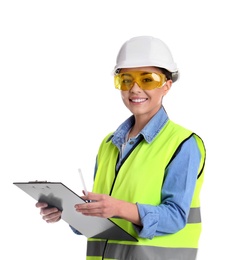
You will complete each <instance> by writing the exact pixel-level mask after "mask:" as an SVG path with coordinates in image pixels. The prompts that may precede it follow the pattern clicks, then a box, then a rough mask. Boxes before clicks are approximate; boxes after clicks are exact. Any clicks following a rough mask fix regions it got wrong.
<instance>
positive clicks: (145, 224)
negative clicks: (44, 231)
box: [36, 36, 205, 260]
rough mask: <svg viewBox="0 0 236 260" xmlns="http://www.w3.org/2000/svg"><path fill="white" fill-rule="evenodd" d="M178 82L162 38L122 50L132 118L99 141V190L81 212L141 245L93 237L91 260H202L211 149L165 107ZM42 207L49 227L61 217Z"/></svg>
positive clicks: (120, 68)
mask: <svg viewBox="0 0 236 260" xmlns="http://www.w3.org/2000/svg"><path fill="white" fill-rule="evenodd" d="M177 79H178V69H177V66H176V64H175V62H174V61H173V57H172V54H171V52H170V50H169V48H168V47H167V45H166V44H165V43H164V42H162V41H161V40H160V39H157V38H154V37H151V36H139V37H134V38H131V39H130V40H128V41H127V42H125V43H124V44H123V46H122V47H121V49H120V51H119V53H118V56H117V64H116V66H115V68H114V82H115V87H116V88H117V89H118V90H120V92H121V98H122V100H123V102H124V104H125V106H126V107H127V108H128V109H129V110H130V111H131V113H132V116H131V117H130V118H128V119H127V120H125V121H124V122H123V123H122V124H121V125H120V126H119V127H118V128H117V130H116V131H115V132H113V133H109V134H108V135H107V136H106V137H105V138H104V140H103V141H102V142H101V145H100V148H99V151H98V155H97V160H96V167H95V179H94V186H93V192H89V193H88V195H87V196H85V197H84V198H85V199H87V200H91V201H92V202H91V203H85V204H76V205H75V210H76V211H78V212H80V213H82V214H84V215H88V216H99V217H103V218H111V219H112V221H114V222H115V223H117V225H119V226H121V227H122V228H123V229H125V230H126V231H127V232H128V233H130V234H131V235H133V236H134V237H136V238H137V240H138V242H130V241H116V240H104V239H95V238H90V239H88V245H87V259H88V260H89V259H91V260H92V259H93V260H94V259H122V260H123V259H125V260H128V259H137V260H149V259H150V260H153V259H157V260H159V259H160V260H167V259H168V260H170V259H181V260H194V259H196V256H197V248H198V241H199V238H200V233H201V216H200V200H199V194H200V190H201V186H202V182H203V173H204V165H205V148H204V144H203V141H202V139H201V138H200V137H199V136H198V135H197V134H195V133H193V132H192V131H190V130H188V129H186V128H184V127H182V126H180V125H178V124H175V123H174V122H173V121H172V120H170V119H169V118H168V115H167V113H166V111H165V109H164V107H163V103H162V102H163V97H164V96H165V95H166V94H167V93H168V92H169V90H170V89H171V86H172V83H173V82H175V81H176V80H177ZM36 206H37V207H39V208H40V212H41V214H42V215H43V219H44V220H45V221H47V222H49V223H50V222H56V221H58V220H59V219H60V217H61V212H60V211H58V209H56V208H50V209H48V208H47V204H46V203H37V204H36ZM72 229H73V228H72ZM73 230H74V232H75V233H77V234H79V231H77V230H75V229H73Z"/></svg>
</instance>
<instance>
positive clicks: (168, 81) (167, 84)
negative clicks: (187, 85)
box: [163, 79, 172, 96]
mask: <svg viewBox="0 0 236 260" xmlns="http://www.w3.org/2000/svg"><path fill="white" fill-rule="evenodd" d="M171 86H172V80H171V79H169V80H167V81H166V84H165V85H164V86H163V96H165V95H166V94H167V93H168V92H169V90H170V88H171Z"/></svg>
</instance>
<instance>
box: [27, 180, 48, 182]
mask: <svg viewBox="0 0 236 260" xmlns="http://www.w3.org/2000/svg"><path fill="white" fill-rule="evenodd" d="M35 182H37V183H47V182H48V181H38V180H35V181H29V183H35Z"/></svg>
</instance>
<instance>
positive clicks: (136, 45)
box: [113, 36, 178, 82]
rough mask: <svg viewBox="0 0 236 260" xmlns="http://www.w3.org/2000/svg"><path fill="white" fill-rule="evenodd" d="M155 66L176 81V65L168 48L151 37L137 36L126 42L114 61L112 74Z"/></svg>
mask: <svg viewBox="0 0 236 260" xmlns="http://www.w3.org/2000/svg"><path fill="white" fill-rule="evenodd" d="M147 66H155V67H159V68H164V69H166V70H168V71H169V72H171V73H172V80H173V82H174V81H176V80H177V79H178V69H177V65H176V63H175V62H174V60H173V57H172V54H171V52H170V50H169V48H168V46H167V45H166V44H165V43H164V42H163V41H161V40H160V39H157V38H154V37H152V36H138V37H134V38H131V39H130V40H128V41H126V42H125V43H124V44H123V45H122V47H121V49H120V51H119V53H118V55H117V59H116V66H115V68H114V70H113V74H115V73H116V72H117V70H119V69H122V68H135V67H137V68H138V67H147Z"/></svg>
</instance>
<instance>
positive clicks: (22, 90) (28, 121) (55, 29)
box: [0, 0, 236, 260]
mask: <svg viewBox="0 0 236 260" xmlns="http://www.w3.org/2000/svg"><path fill="white" fill-rule="evenodd" d="M234 10H235V8H234V1H227V0H225V1H213V0H212V1H206V0H204V1H203V0H200V1H187V0H186V1H184V0H178V1H176V0H172V1H171V0H169V1H168V0H167V1H158V0H145V1H139V0H133V1H132V0H120V1H112V0H100V1H96V0H93V1H69V0H67V1H60V0H57V1H51V0H47V1H44V0H41V1H34V0H30V1H26V0H21V1H12V0H5V1H4V0H3V1H1V2H0V124H1V126H0V173H1V188H0V199H1V214H0V218H1V220H0V232H1V241H2V242H1V250H0V258H1V259H25V260H28V259H30V260H31V259H35V260H37V259H51V258H53V259H63V258H67V259H85V252H86V239H85V237H82V236H76V235H74V234H73V233H72V232H71V230H70V229H69V227H68V225H67V224H66V223H65V222H63V221H61V222H59V223H56V224H51V225H50V224H46V223H45V222H44V221H42V220H41V216H40V215H39V212H38V210H37V209H36V208H35V207H34V204H35V201H34V200H33V199H32V198H30V197H29V196H28V195H26V194H24V193H23V192H22V191H21V190H20V189H18V188H17V187H16V186H14V185H13V184H12V183H13V182H15V181H28V180H48V181H61V182H63V183H64V184H65V185H67V186H69V187H70V188H72V189H74V190H75V191H76V192H77V193H79V194H81V189H82V187H81V185H80V179H79V176H78V172H77V169H78V167H81V168H82V170H83V172H84V175H85V181H86V183H87V186H88V189H89V190H90V189H91V187H92V180H93V167H94V162H95V156H96V153H97V149H98V145H99V144H100V141H101V139H102V138H103V137H104V136H105V135H106V134H107V133H108V132H110V131H113V130H115V129H116V127H117V126H118V125H119V124H120V123H121V122H122V121H123V120H125V119H126V117H127V116H129V115H130V113H129V111H127V109H126V108H125V106H124V105H123V103H122V102H121V99H120V94H119V92H118V91H117V90H115V88H114V86H113V78H112V76H111V71H112V69H113V67H114V65H115V59H116V55H117V53H118V50H119V48H120V47H121V45H122V44H123V42H124V41H126V40H127V39H129V38H131V37H133V36H137V35H153V36H155V37H159V38H160V39H162V40H163V41H164V42H166V43H167V45H168V46H169V47H170V49H171V51H172V54H173V56H174V59H175V61H176V63H177V65H178V67H179V70H180V72H181V77H180V80H179V81H178V82H176V83H175V84H174V85H173V87H172V89H171V91H170V92H169V94H168V95H167V96H166V97H165V99H164V106H165V108H166V110H167V112H168V114H169V116H170V118H171V119H172V120H174V121H175V122H177V123H179V124H182V125H184V126H185V127H187V128H190V129H192V130H193V131H195V132H196V133H198V134H199V135H200V136H201V137H202V138H203V139H204V141H205V145H206V148H207V165H206V172H205V182H204V185H203V189H202V194H201V196H202V219H203V232H202V236H201V240H200V249H199V256H198V260H205V259H214V260H218V259H236V253H235V249H234V247H235V241H234V238H233V239H232V238H231V236H233V237H234V235H235V232H236V230H235V218H234V212H235V211H234V208H235V199H234V197H235V193H234V191H235V185H234V180H235V177H234V175H235V167H234V165H235V161H234V157H235V151H234V147H235V135H234V134H235V126H234V121H235V115H234V111H235V59H236V55H235V54H236V52H235V46H236V40H235V24H236V19H235V11H234Z"/></svg>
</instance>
